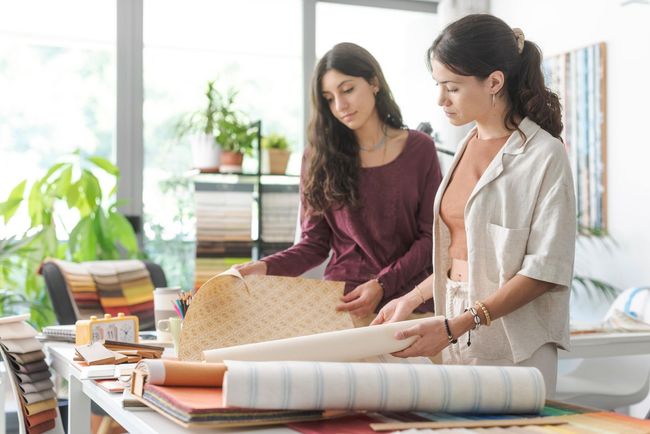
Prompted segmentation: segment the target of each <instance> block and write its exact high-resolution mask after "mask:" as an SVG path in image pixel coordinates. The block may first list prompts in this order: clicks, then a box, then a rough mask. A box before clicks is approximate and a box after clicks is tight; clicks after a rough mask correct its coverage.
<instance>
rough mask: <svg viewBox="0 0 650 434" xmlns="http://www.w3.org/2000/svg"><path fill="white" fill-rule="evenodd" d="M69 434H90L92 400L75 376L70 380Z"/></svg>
mask: <svg viewBox="0 0 650 434" xmlns="http://www.w3.org/2000/svg"><path fill="white" fill-rule="evenodd" d="M68 433H69V434H90V398H89V397H88V396H87V395H86V394H85V393H84V392H83V382H82V381H81V380H80V379H79V378H77V377H76V376H74V375H70V379H69V380H68Z"/></svg>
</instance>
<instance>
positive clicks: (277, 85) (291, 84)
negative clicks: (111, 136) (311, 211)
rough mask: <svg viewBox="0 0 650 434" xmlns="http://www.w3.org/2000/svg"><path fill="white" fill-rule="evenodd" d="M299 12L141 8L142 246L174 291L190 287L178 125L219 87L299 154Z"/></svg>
mask: <svg viewBox="0 0 650 434" xmlns="http://www.w3.org/2000/svg"><path fill="white" fill-rule="evenodd" d="M300 14H301V0H279V1H273V2H270V1H267V0H240V1H236V2H235V1H212V0H189V1H183V2H179V1H172V0H167V1H161V0H147V1H145V2H144V60H143V62H144V65H143V68H144V98H145V102H144V147H145V160H144V166H145V168H144V213H145V237H146V241H145V242H146V244H147V251H148V252H149V254H150V255H151V257H152V259H154V260H157V261H158V262H161V263H162V264H163V266H165V271H166V273H167V275H168V278H169V280H170V281H171V282H172V283H173V284H177V285H182V286H183V287H185V288H189V287H191V286H192V271H193V268H194V259H193V239H194V237H195V233H194V231H195V227H194V223H193V215H192V214H193V207H194V203H193V200H192V196H191V179H190V177H189V176H188V174H187V172H188V170H189V169H191V167H192V161H191V157H190V146H189V143H188V141H187V139H179V138H178V137H176V136H175V134H174V128H173V125H174V122H175V121H176V120H177V119H178V116H179V115H181V114H182V113H185V112H190V111H194V110H197V109H199V108H201V107H203V106H204V99H203V98H204V96H203V94H204V91H205V86H206V84H207V82H208V80H215V81H216V87H217V88H218V89H219V90H221V91H222V92H226V91H227V90H228V89H231V88H232V89H235V90H236V91H237V97H236V106H237V107H238V108H240V109H241V110H243V111H244V112H245V113H246V114H247V115H248V117H249V118H250V119H251V120H262V127H263V132H264V133H269V132H278V133H281V134H284V135H286V136H287V137H288V138H289V141H290V142H291V143H292V144H293V145H294V147H296V148H301V147H302V144H300V143H298V140H299V137H301V130H302V119H301V117H300V113H301V110H302V106H301V105H302V88H301V85H300V83H301V58H302V57H301V47H302V45H301V43H302V39H301V15H300ZM244 164H245V169H246V168H249V169H250V168H251V165H252V164H254V162H253V161H252V160H248V161H245V162H244Z"/></svg>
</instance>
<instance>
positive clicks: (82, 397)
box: [47, 343, 295, 434]
mask: <svg viewBox="0 0 650 434" xmlns="http://www.w3.org/2000/svg"><path fill="white" fill-rule="evenodd" d="M47 347H48V350H49V353H50V357H51V366H52V368H53V369H54V370H55V371H56V373H57V374H59V375H61V376H62V377H63V378H65V379H66V380H68V433H69V434H90V402H91V401H94V402H95V403H96V404H97V405H99V406H100V407H101V408H102V409H103V410H104V411H105V412H106V413H107V414H108V415H110V416H111V417H112V418H113V419H115V421H117V422H118V423H119V424H120V425H122V427H124V429H126V430H127V431H128V432H131V433H138V434H187V433H196V432H197V430H190V429H185V428H183V427H181V426H180V425H177V424H176V423H174V422H172V421H171V420H169V419H167V418H166V417H164V416H163V415H161V414H158V413H156V412H155V411H154V410H151V409H146V408H136V409H135V410H133V409H129V408H124V407H122V394H121V393H109V392H107V391H105V390H104V389H102V388H101V387H99V386H98V385H97V384H96V383H95V382H94V381H92V380H82V379H80V378H79V377H80V374H81V369H80V368H79V367H78V366H77V365H76V364H74V363H73V361H72V358H73V356H74V346H73V345H72V344H64V343H48V345H47ZM235 431H236V432H238V433H244V432H245V433H256V434H261V433H264V434H267V433H268V434H284V433H294V434H295V431H293V430H290V429H289V428H287V427H284V426H278V427H262V428H238V429H236V430H235ZM198 432H200V433H201V434H204V433H205V434H211V433H224V432H226V433H232V432H234V431H233V429H200V430H198Z"/></svg>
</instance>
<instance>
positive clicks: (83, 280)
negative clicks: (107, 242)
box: [53, 260, 155, 330]
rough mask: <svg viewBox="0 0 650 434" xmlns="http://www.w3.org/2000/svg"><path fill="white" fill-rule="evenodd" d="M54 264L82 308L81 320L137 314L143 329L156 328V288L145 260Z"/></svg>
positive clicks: (80, 310)
mask: <svg viewBox="0 0 650 434" xmlns="http://www.w3.org/2000/svg"><path fill="white" fill-rule="evenodd" d="M53 262H54V263H56V265H57V266H58V267H59V269H60V270H61V273H62V274H63V278H64V280H65V282H66V285H67V287H68V289H69V291H70V294H71V296H72V298H73V299H74V301H75V303H76V304H77V306H78V309H79V314H80V315H79V318H78V319H85V318H88V317H89V316H90V315H98V316H100V315H101V314H103V313H109V314H111V315H113V316H116V315H117V314H118V313H124V315H136V316H137V317H138V319H139V323H140V329H141V330H149V329H153V328H154V322H155V321H154V305H153V290H154V286H153V283H152V282H151V276H150V275H149V271H148V270H147V267H146V265H145V264H144V263H143V262H142V261H138V260H115V261H91V262H82V263H73V262H68V261H61V260H53ZM93 309H94V310H95V311H94V312H93V311H92V310H93Z"/></svg>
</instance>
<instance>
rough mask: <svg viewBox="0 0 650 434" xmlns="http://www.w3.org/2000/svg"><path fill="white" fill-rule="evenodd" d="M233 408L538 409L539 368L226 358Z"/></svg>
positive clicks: (227, 386) (507, 411) (541, 402)
mask: <svg viewBox="0 0 650 434" xmlns="http://www.w3.org/2000/svg"><path fill="white" fill-rule="evenodd" d="M226 366H227V372H226V377H225V380H224V386H223V388H224V400H225V404H226V405H227V406H229V407H242V408H264V409H278V410H280V409H281V410H288V409H291V410H370V411H429V412H446V413H491V414H516V413H527V414H533V413H539V412H540V411H541V410H542V409H543V407H544V402H545V395H546V391H545V387H544V379H543V378H542V374H541V372H540V371H539V370H538V369H537V368H526V367H497V366H460V365H453V366H452V365H448V366H442V365H423V364H399V363H335V362H239V361H226Z"/></svg>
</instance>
